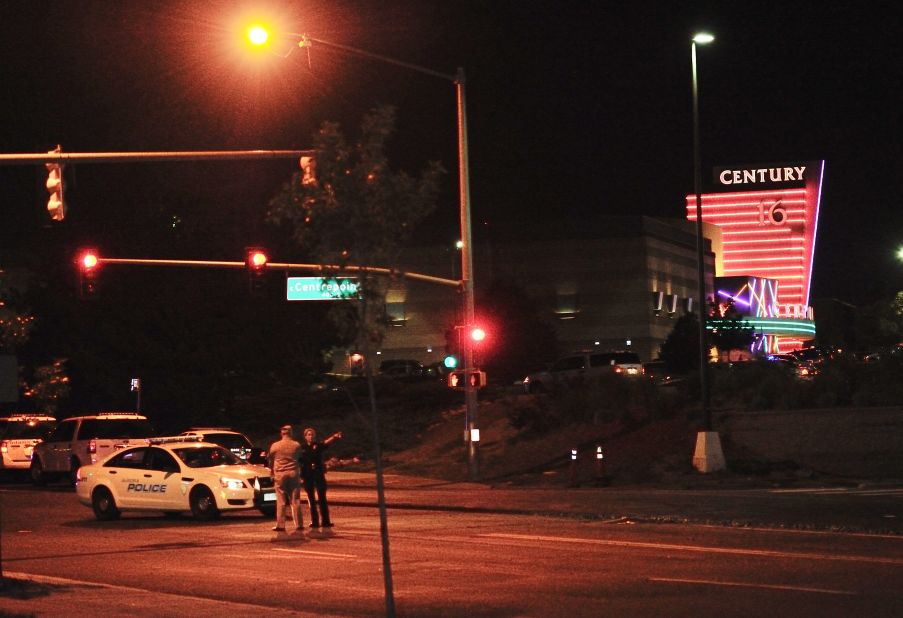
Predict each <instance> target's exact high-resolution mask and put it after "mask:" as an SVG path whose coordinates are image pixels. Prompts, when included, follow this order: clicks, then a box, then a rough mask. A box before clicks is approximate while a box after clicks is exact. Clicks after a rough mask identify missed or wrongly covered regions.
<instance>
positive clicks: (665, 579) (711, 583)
mask: <svg viewBox="0 0 903 618" xmlns="http://www.w3.org/2000/svg"><path fill="white" fill-rule="evenodd" d="M649 581H651V582H663V583H666V584H699V585H703V586H726V587H734V588H765V589H767V590H786V591H790V592H816V593H819V594H842V595H850V596H856V595H858V594H859V593H858V592H853V591H852V590H832V589H830V588H809V587H806V586H788V585H781V584H754V583H752V582H723V581H715V580H708V579H680V578H676V577H650V578H649Z"/></svg>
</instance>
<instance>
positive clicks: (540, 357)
mask: <svg viewBox="0 0 903 618" xmlns="http://www.w3.org/2000/svg"><path fill="white" fill-rule="evenodd" d="M479 306H480V316H481V318H484V319H485V321H486V322H487V324H488V325H489V329H490V330H491V340H490V341H489V342H488V344H487V346H486V347H485V349H480V348H478V349H477V351H476V353H477V358H476V361H477V363H478V364H480V365H481V366H482V367H484V368H485V369H486V371H487V372H488V373H489V375H490V376H491V378H492V379H493V380H499V381H501V382H504V383H508V382H510V381H511V380H514V379H516V378H522V377H523V376H524V375H525V374H526V373H527V372H528V371H531V370H533V369H536V368H538V367H541V366H543V365H545V364H546V363H548V362H551V361H553V360H554V359H555V358H556V356H557V340H556V336H555V330H554V328H553V327H552V325H551V324H550V323H549V322H548V321H546V320H544V319H542V317H540V313H539V309H538V307H537V306H536V303H535V301H534V300H533V299H532V298H530V297H529V296H528V295H527V293H526V292H525V291H524V290H523V288H521V287H519V286H518V285H516V284H515V283H513V282H511V281H507V280H501V279H496V280H494V281H492V283H491V284H490V285H489V287H488V288H487V289H486V291H485V293H484V294H483V295H482V296H481V298H480V302H479Z"/></svg>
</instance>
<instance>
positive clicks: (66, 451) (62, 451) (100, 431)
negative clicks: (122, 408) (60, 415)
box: [29, 412, 154, 485]
mask: <svg viewBox="0 0 903 618" xmlns="http://www.w3.org/2000/svg"><path fill="white" fill-rule="evenodd" d="M153 436H154V429H153V427H151V424H150V422H149V421H148V420H147V417H146V416H142V415H140V414H136V413H135V412H101V413H99V414H91V415H87V416H74V417H72V418H66V419H63V420H62V421H60V423H59V424H58V425H57V426H56V428H55V429H54V430H53V432H51V433H50V435H48V436H47V438H46V439H45V440H44V441H43V442H41V443H40V444H38V445H37V446H35V447H34V452H33V453H32V457H31V466H30V467H29V470H30V471H31V480H32V482H33V483H34V484H35V485H44V484H45V483H47V482H48V481H50V480H53V479H56V478H60V477H62V476H67V475H68V476H69V478H70V479H71V480H72V481H73V482H74V481H75V474H76V472H77V471H78V469H79V468H80V467H81V466H86V465H90V464H94V463H97V462H98V461H101V460H102V459H104V458H105V457H107V456H108V455H110V454H111V453H113V452H114V451H116V450H118V449H121V448H125V447H127V446H131V445H134V444H147V439H148V438H151V437H153Z"/></svg>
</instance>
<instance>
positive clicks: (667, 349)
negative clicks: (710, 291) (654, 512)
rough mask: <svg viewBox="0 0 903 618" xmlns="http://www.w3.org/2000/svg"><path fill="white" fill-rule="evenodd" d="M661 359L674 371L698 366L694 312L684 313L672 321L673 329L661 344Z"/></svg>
mask: <svg viewBox="0 0 903 618" xmlns="http://www.w3.org/2000/svg"><path fill="white" fill-rule="evenodd" d="M661 359H662V361H664V363H665V365H666V366H667V367H668V369H669V370H670V371H673V372H676V373H689V372H691V371H694V370H696V369H698V368H699V320H698V319H697V317H696V314H695V313H686V314H684V315H682V316H680V317H679V318H678V319H677V322H675V323H674V329H673V330H672V331H671V333H670V334H669V335H668V338H667V339H665V342H664V343H663V344H662V349H661Z"/></svg>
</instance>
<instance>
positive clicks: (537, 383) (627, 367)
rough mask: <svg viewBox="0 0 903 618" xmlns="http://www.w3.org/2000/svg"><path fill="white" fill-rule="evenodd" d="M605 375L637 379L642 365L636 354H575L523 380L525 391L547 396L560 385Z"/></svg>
mask: <svg viewBox="0 0 903 618" xmlns="http://www.w3.org/2000/svg"><path fill="white" fill-rule="evenodd" d="M605 373H615V374H619V375H624V376H630V377H639V376H642V375H643V364H642V362H641V361H640V357H639V356H638V355H637V354H636V353H635V352H624V351H620V352H578V353H576V354H571V355H570V356H565V357H564V358H561V359H559V360H557V361H555V362H554V363H553V364H552V366H551V367H549V369H548V370H547V371H539V372H535V373H531V374H529V375H528V376H527V377H525V378H524V379H523V385H524V391H525V392H527V393H544V392H549V391H551V390H553V389H554V388H555V387H556V386H560V385H561V384H565V383H567V382H570V381H574V380H582V379H586V378H592V377H595V376H600V375H604V374H605Z"/></svg>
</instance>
